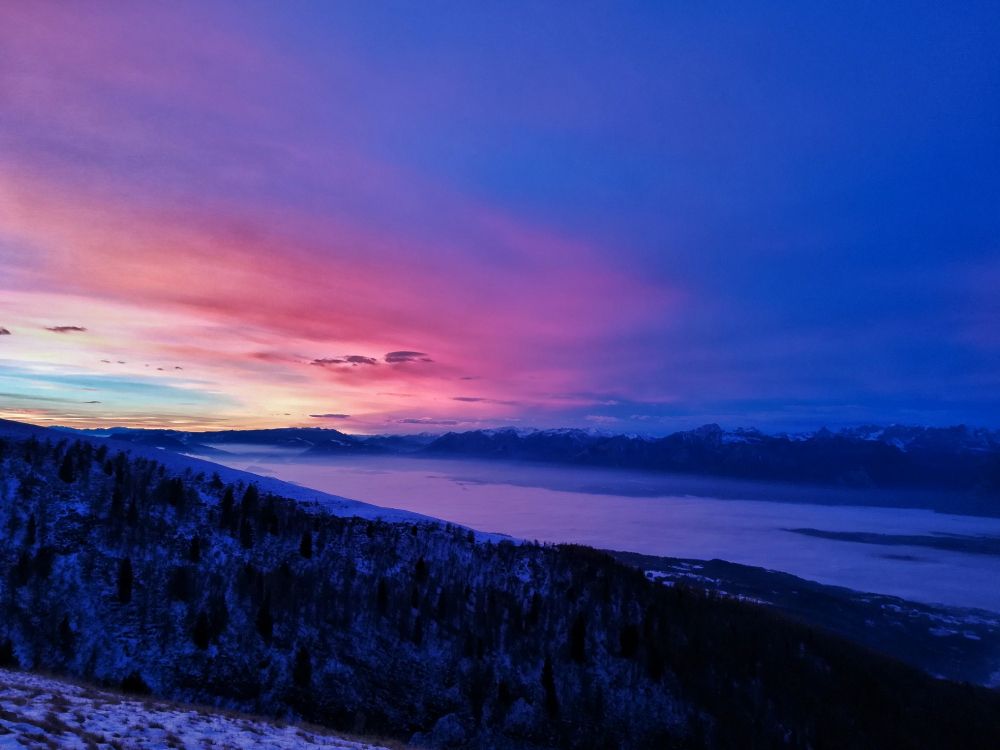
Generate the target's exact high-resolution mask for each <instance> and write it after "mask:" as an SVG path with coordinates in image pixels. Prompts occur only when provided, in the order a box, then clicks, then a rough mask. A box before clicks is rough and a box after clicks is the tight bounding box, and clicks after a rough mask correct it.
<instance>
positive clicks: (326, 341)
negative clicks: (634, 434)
mask: <svg viewBox="0 0 1000 750" xmlns="http://www.w3.org/2000/svg"><path fill="white" fill-rule="evenodd" d="M0 20H3V21H5V23H3V24H0V25H2V27H3V30H0V41H2V42H4V43H5V44H6V45H7V47H8V49H9V50H10V55H9V60H10V64H8V65H6V66H4V70H3V71H0V87H2V88H0V90H3V91H7V92H8V93H9V94H10V96H9V97H8V104H7V105H5V106H4V108H3V110H2V111H0V137H2V145H3V147H4V150H5V153H6V154H8V155H9V157H8V158H7V159H5V160H4V161H3V163H2V164H0V187H2V188H3V190H2V192H0V219H2V220H3V221H0V260H2V261H3V265H4V267H5V269H7V270H8V273H7V274H5V278H4V279H2V280H0V294H2V292H3V291H4V290H6V294H4V295H2V296H3V297H4V302H3V303H2V304H0V326H5V327H6V328H8V329H9V330H11V331H12V335H10V336H2V337H0V359H3V360H4V361H5V363H6V364H5V366H6V367H7V368H10V369H12V370H19V371H20V372H21V373H23V374H27V375H29V376H30V375H31V374H32V373H38V372H46V373H52V372H55V373H57V374H61V375H63V376H66V377H68V378H76V377H79V376H86V377H92V378H97V379H98V380H99V381H100V382H101V383H102V385H101V386H100V387H99V390H100V391H102V395H101V397H100V398H99V399H95V400H100V401H101V402H102V403H101V404H90V405H85V407H86V408H84V407H82V406H81V407H80V408H77V409H75V410H74V411H73V413H72V415H69V416H72V419H73V421H75V422H80V423H95V424H96V423H103V422H106V421H108V420H112V421H114V422H115V423H120V422H122V421H124V422H129V421H130V420H139V419H140V418H141V419H142V422H143V423H149V421H150V420H152V421H153V422H156V421H157V420H159V421H161V422H163V423H168V422H170V423H176V422H180V423H186V424H195V425H197V424H203V425H208V424H215V423H217V422H219V421H221V422H223V423H230V424H233V425H248V426H249V425H262V424H276V423H305V424H308V423H311V421H312V419H313V418H310V417H309V416H308V415H309V414H315V413H338V414H349V415H350V417H349V420H350V421H349V423H348V424H338V425H337V426H338V427H344V428H348V429H349V428H351V427H353V428H355V429H359V430H366V431H371V430H385V429H392V428H394V427H396V426H400V428H402V426H403V425H406V424H410V423H411V422H410V420H414V419H424V420H430V419H437V420H448V421H455V422H457V423H459V424H463V425H467V426H481V425H493V424H537V425H566V424H571V425H572V424H579V425H586V424H600V425H602V426H605V427H608V428H618V429H622V430H629V431H632V430H651V431H664V430H668V429H672V428H674V427H680V426H687V425H690V424H697V423H700V422H704V421H720V422H722V423H724V424H728V425H734V426H735V425H746V424H756V425H760V426H764V427H774V428H786V427H816V426H819V425H820V424H841V423H856V422H867V421H877V422H890V421H905V422H929V423H935V424H942V423H955V422H967V423H972V424H988V425H997V424H1000V399H998V397H997V393H1000V304H998V302H997V301H996V299H997V294H996V290H997V288H998V287H1000V247H998V243H1000V239H998V238H1000V8H998V6H997V5H996V4H995V3H992V4H989V3H962V4H960V5H956V4H946V3H878V4H875V3H838V4H836V5H829V6H820V5H819V4H786V3H705V4H698V5H697V6H692V5H690V4H672V3H574V4H545V5H544V6H542V5H539V4H516V3H504V4H500V3H497V4H482V3H475V4H468V3H420V4H414V3H359V4H346V3H344V4H331V3H297V4H295V5H294V6H286V5H282V6H276V5H273V4H271V3H254V4H243V3H241V4H228V3H205V4H202V3H197V4H195V3H189V4H183V3H182V4H177V5H175V6H170V7H166V6H147V7H145V8H138V9H132V10H130V11H129V12H128V13H118V12H117V11H116V10H115V9H114V8H113V7H112V6H111V5H110V4H108V5H105V4H99V3H98V4H94V5H92V6H88V7H85V8H84V7H74V8H67V7H64V6H60V5H51V6H50V5H46V4H43V3H39V4H38V5H37V6H34V4H32V7H27V8H26V7H21V8H13V9H5V10H4V11H0ZM26 206H30V207H31V208H30V209H28V208H26ZM175 274H176V275H175ZM187 279H195V280H196V281H195V282H194V283H193V284H191V285H189V284H187V282H186V281H185V280H187ZM235 280H238V283H236V281H235ZM88 301H89V304H88ZM262 306H263V308H264V309H263V310H262ZM130 309H134V310H138V311H141V314H139V315H137V316H136V319H137V320H138V321H139V322H136V324H135V325H129V324H127V323H128V321H129V320H131V319H132V316H130V314H129V312H128V311H129V310H130ZM265 313H266V314H265ZM88 315H89V316H90V317H91V319H89V320H88V319H87V317H88ZM156 316H159V317H158V318H157V317H156ZM56 318H58V320H56ZM67 318H73V319H72V320H69V319H67ZM77 318H79V320H78V319H77ZM140 322H141V325H140ZM71 324H72V325H80V326H81V327H85V328H87V331H86V332H83V333H82V334H81V335H80V336H76V337H70V336H62V337H60V338H59V341H60V343H59V347H58V348H57V352H56V354H53V353H52V348H51V346H49V345H48V344H47V343H46V342H51V341H53V340H54V339H53V336H54V335H55V334H52V333H51V332H45V328H46V327H48V326H53V325H71ZM181 330H183V331H184V332H185V334H184V335H183V336H181V335H180V334H179V333H178V331H181ZM67 342H69V343H67ZM398 350H412V351H418V352H421V353H424V354H426V355H427V356H426V357H425V358H424V359H425V360H432V361H431V362H426V361H418V360H414V361H410V362H406V363H403V364H400V363H397V362H385V361H383V359H384V355H385V354H386V353H388V352H392V351H398ZM351 355H356V356H364V357H369V358H374V359H376V360H377V361H378V365H377V366H371V367H366V366H364V365H362V366H360V370H359V369H358V366H357V365H352V364H331V363H330V362H331V361H332V360H335V359H337V358H344V357H347V356H351ZM103 359H110V360H111V361H113V362H117V361H118V360H119V359H124V360H127V361H128V362H135V363H138V362H139V361H140V360H141V361H142V365H143V369H142V370H139V369H135V370H129V369H128V367H130V366H126V371H124V372H123V371H114V372H109V371H108V370H107V367H102V364H104V363H102V361H101V360H103ZM317 360H325V361H327V364H324V365H321V366H315V362H316V361H317ZM178 363H179V364H178ZM146 364H152V365H153V366H152V367H151V368H146V367H144V365H146ZM161 366H162V367H163V369H162V370H160V369H157V368H158V367H161ZM137 367H138V365H137ZM180 367H182V368H183V370H181V369H175V368H180ZM148 369H151V370H152V372H146V370H148ZM157 373H162V374H161V375H158V374H157ZM130 378H131V379H132V381H134V382H135V383H143V382H145V381H146V380H147V379H153V380H154V381H155V388H153V389H152V390H146V391H142V390H136V388H135V387H132V386H126V385H123V382H124V381H123V379H124V380H128V379H130ZM157 378H159V380H158V381H157V380H156V379H157ZM66 382H67V383H70V382H73V381H66ZM11 387H12V388H13V387H14V386H11ZM67 387H68V388H70V389H71V388H72V387H73V386H67ZM178 389H180V391H181V393H182V394H184V395H185V397H186V395H187V394H189V393H195V394H201V395H200V396H198V397H192V398H190V399H188V398H185V399H181V402H180V403H178V400H177V399H176V398H175V396H174V394H175V393H176V391H177V390H178ZM8 390H9V389H8ZM154 391H155V393H154ZM11 393H16V394H18V395H19V396H21V398H18V399H16V401H17V402H18V403H17V404H14V403H13V402H14V400H15V399H9V400H8V401H4V400H3V397H2V396H0V408H2V407H4V406H7V407H10V409H15V407H16V408H17V409H20V410H22V411H20V412H15V411H9V410H8V411H7V412H5V413H6V414H7V415H8V416H16V414H21V415H22V416H24V417H25V418H33V419H36V420H42V421H50V420H57V419H58V418H59V417H60V414H59V411H58V409H57V408H55V407H54V406H53V405H52V402H48V403H42V402H39V403H38V404H36V405H35V406H34V407H30V406H29V407H25V404H24V402H25V398H24V397H26V396H28V395H30V394H28V392H27V391H24V392H21V391H11ZM77 395H79V394H74V393H71V392H69V391H68V392H67V397H69V398H72V399H74V400H80V401H89V400H91V399H77ZM109 404H112V405H113V404H118V406H114V407H112V406H108V405H109ZM125 404H127V406H124V405H125ZM98 407H101V408H98ZM32 409H33V410H32ZM67 415H68V413H67V414H64V415H63V416H64V417H65V416H67ZM404 420H406V421H404Z"/></svg>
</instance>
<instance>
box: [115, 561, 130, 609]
mask: <svg viewBox="0 0 1000 750" xmlns="http://www.w3.org/2000/svg"><path fill="white" fill-rule="evenodd" d="M132 581H133V573H132V561H131V560H130V559H129V558H127V557H123V558H122V559H121V561H120V562H119V563H118V601H119V602H121V603H122V604H128V603H129V602H130V601H132Z"/></svg>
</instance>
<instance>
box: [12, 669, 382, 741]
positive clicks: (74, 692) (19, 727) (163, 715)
mask: <svg viewBox="0 0 1000 750" xmlns="http://www.w3.org/2000/svg"><path fill="white" fill-rule="evenodd" d="M250 746H255V747H266V748H270V749H271V750H286V749H287V750H292V748H295V749H296V750H298V749H300V748H301V750H309V749H310V748H328V749H329V750H386V748H383V747H381V746H379V745H373V744H370V743H368V742H364V741H360V740H350V739H346V738H344V737H340V736H338V735H335V734H333V733H331V732H329V731H327V730H324V729H322V728H320V727H315V726H304V725H298V724H287V723H282V722H274V721H267V720H264V719H260V718H256V717H251V716H243V715H240V714H237V713H234V712H220V711H215V710H210V709H204V708H196V707H194V706H186V705H178V704H174V703H168V702H166V701H160V700H155V699H152V698H149V697H145V698H137V697H129V696H127V695H123V694H122V693H120V692H112V691H108V690H100V689H96V688H93V687H89V686H85V685H82V684H78V683H74V682H68V681H66V680H59V679H55V678H53V677H43V676H41V675H34V674H28V673H25V672H12V671H10V670H8V669H0V748H3V749H5V750H6V749H7V748H11V749H12V750H13V749H15V748H16V750H24V749H25V748H28V750H32V749H35V750H51V748H53V747H58V748H65V749H66V750H155V749H156V748H164V747H168V748H176V749H177V750H189V749H190V750H195V749H196V748H197V749H198V750H201V749H202V748H205V747H212V748H216V749H217V750H238V749H239V748H245V747H250Z"/></svg>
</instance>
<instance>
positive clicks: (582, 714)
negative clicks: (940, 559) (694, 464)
mask: <svg viewBox="0 0 1000 750" xmlns="http://www.w3.org/2000/svg"><path fill="white" fill-rule="evenodd" d="M0 534H2V538H3V545H2V546H0V615H2V616H0V664H4V665H18V666H21V667H23V668H27V669H45V670H52V671H56V672H63V673H68V674H72V675H76V676H79V677H82V678H86V679H90V680H95V681H98V682H102V683H106V684H114V685H117V686H122V687H125V688H126V689H131V690H136V691H140V692H141V691H151V692H153V693H156V694H158V695H162V696H166V697H170V698H181V699H186V700H192V701H198V702H208V703H215V704H220V705H227V706H233V707H239V708H242V709H247V710H253V711H257V712H263V713H270V714H281V715H286V714H291V715H296V716H302V717H304V718H308V719H310V720H313V721H316V722H318V723H323V724H326V725H329V726H332V727H335V728H338V729H346V730H350V731H356V732H378V733H382V734H385V735H388V736H393V737H398V738H400V739H402V740H413V741H414V742H415V744H426V745H434V746H455V747H484V748H485V747H510V748H521V747H524V748H534V747H538V748H542V747H593V748H610V747H650V748H653V747H657V748H659V747H667V748H669V747H677V748H682V747H684V748H687V747H690V748H696V747H711V748H729V747H733V748H736V747H772V746H773V747H779V746H781V747H802V748H806V747H813V748H823V747H831V748H834V747H836V748H843V747H855V748H863V747H885V748H907V747H913V748H916V747H945V746H955V747H984V748H987V747H988V748H995V747H998V746H1000V696H998V695H997V694H996V693H994V692H990V691H988V690H985V689H980V688H974V687H970V686H965V685H957V684H953V683H947V682H942V681H936V680H933V679H932V678H930V677H927V676H926V675H924V674H922V673H920V672H918V671H916V670H913V669H911V668H909V667H906V666H903V665H901V664H899V663H896V662H894V661H891V660H888V659H885V658H883V657H880V656H877V655H875V654H872V653H869V652H866V651H864V650H863V649H861V648H859V647H856V646H853V645H851V644H849V643H847V642H845V641H842V640H839V639H837V638H833V637H831V636H828V635H825V634H823V633H820V632H816V631H814V630H811V629H808V628H806V627H804V626H802V625H799V624H796V623H793V622H790V621H786V620H784V619H782V618H781V617H779V616H777V615H775V614H774V613H772V612H769V611H766V610H763V609H760V608H758V607H755V606H753V605H749V604H745V603H740V602H735V601H729V600H726V599H719V598H713V597H709V596H706V595H704V594H700V593H698V592H696V591H691V590H688V589H685V588H683V587H674V588H666V587H664V586H661V585H658V584H655V583H652V582H650V581H648V580H646V579H645V577H644V576H643V574H642V572H641V571H638V570H635V569H633V568H630V567H628V566H625V565H623V564H620V563H618V562H616V561H614V560H613V559H612V558H610V557H609V556H607V555H605V554H603V553H600V552H596V551H594V550H591V549H588V548H583V547H571V546H541V545H535V544H515V543H513V542H507V541H504V542H499V543H494V542H490V541H477V539H476V537H475V536H474V535H473V534H472V533H471V532H469V531H468V530H466V529H462V528H459V527H455V526H451V525H448V524H444V523H430V522H428V523H387V522H383V521H377V520H376V521H373V520H365V519H362V518H356V517H341V516H335V515H331V514H328V513H324V512H321V511H318V510H316V509H314V508H308V507H305V506H303V505H301V504H299V503H297V502H295V501H293V500H288V499H285V498H282V497H278V496H275V495H273V494H269V493H262V492H261V491H260V490H259V489H258V487H257V486H256V485H254V484H252V483H249V484H247V483H239V482H238V483H235V484H234V483H228V484H227V483H226V482H224V481H223V480H222V479H221V478H220V477H219V476H217V475H212V474H211V473H207V472H204V473H202V472H198V473H196V472H195V471H193V470H191V469H186V470H184V469H176V468H174V469H172V468H170V467H168V466H166V465H164V464H162V463H160V462H158V461H156V460H153V459H151V458H149V457H143V456H141V455H140V456H132V455H129V453H128V452H127V450H125V451H119V450H115V449H114V448H112V447H109V446H108V445H105V444H102V443H101V442H100V441H99V440H96V439H85V440H40V439H38V438H35V437H30V438H25V439H19V438H9V437H8V438H0Z"/></svg>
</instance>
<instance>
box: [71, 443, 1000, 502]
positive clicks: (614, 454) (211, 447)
mask: <svg viewBox="0 0 1000 750" xmlns="http://www.w3.org/2000/svg"><path fill="white" fill-rule="evenodd" d="M86 432H87V433H88V434H91V435H94V434H102V435H107V436H108V437H111V438H114V439H116V440H124V441H128V442H131V443H135V444H142V445H154V446H157V447H161V448H165V449H168V450H174V451H181V452H189V453H196V454H202V455H213V454H218V453H219V452H220V451H221V452H225V446H226V445H235V444H241V445H260V446H269V447H278V448H287V449H289V450H290V451H294V450H298V451H299V453H300V454H301V455H302V456H307V457H309V456H314V457H321V456H329V455H345V454H348V455H349V454H359V455H360V454H411V455H415V456H427V457H439V458H440V457H469V458H479V459H503V460H515V461H532V462H548V463H556V464H573V465H579V466H600V467H606V468H607V467H617V468H628V469H643V470H651V471H666V472H677V473H684V474H700V475H707V476H719V477H731V478H741V479H760V480H771V481H787V482H804V483H812V484H821V485H833V486H845V487H867V488H886V489H916V490H933V491H960V492H962V493H968V494H970V495H973V496H975V497H976V498H981V502H980V501H979V500H977V501H976V502H977V503H980V504H981V506H982V507H981V508H979V509H978V510H976V509H975V508H973V510H974V512H984V513H990V514H993V513H995V512H1000V506H998V505H997V502H996V501H997V499H998V498H1000V430H988V429H984V428H973V427H966V426H964V425H959V426H955V427H919V426H905V425H890V426H877V425H866V426H861V427H850V428H844V429H841V430H838V431H836V432H834V431H832V430H828V429H826V428H823V429H820V430H817V431H815V432H809V433H798V434H788V433H780V434H766V433H764V432H761V431H760V430H756V429H736V430H723V429H722V428H721V427H720V426H719V425H717V424H708V425H704V426H702V427H698V428H696V429H693V430H686V431H682V432H676V433H673V434H671V435H667V436H665V437H652V436H643V435H625V434H615V433H605V432H601V431H593V430H582V429H546V430H533V429H520V428H499V429H483V430H470V431H464V432H448V433H445V434H443V435H438V436H434V435H427V434H423V435H371V436H368V435H350V434H347V433H344V432H340V431H339V430H335V429H324V428H307V427H291V428H282V429H270V430H224V431H216V432H182V431H175V430H137V429H128V428H114V429H112V430H108V431H94V430H90V431H86Z"/></svg>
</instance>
